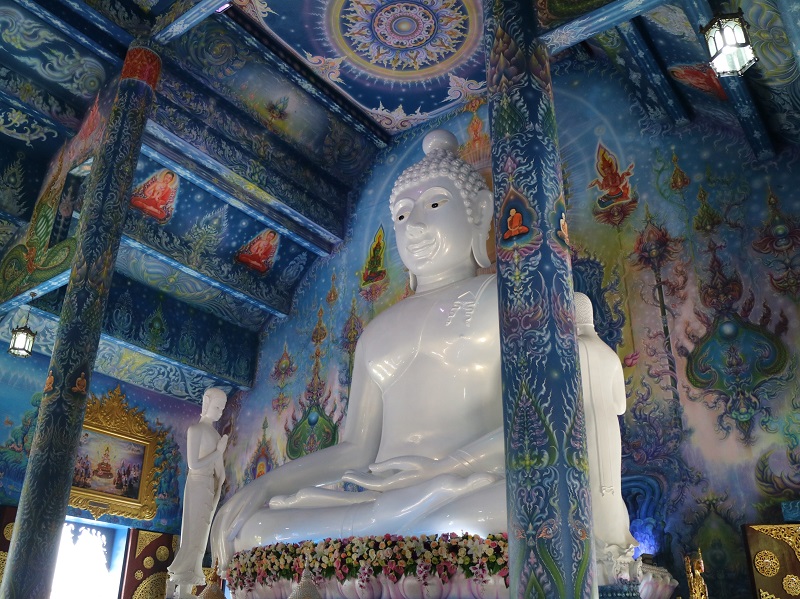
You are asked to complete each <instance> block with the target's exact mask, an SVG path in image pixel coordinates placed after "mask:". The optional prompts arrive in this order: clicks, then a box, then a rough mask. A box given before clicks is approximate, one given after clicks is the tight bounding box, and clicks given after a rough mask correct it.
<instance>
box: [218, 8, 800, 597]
mask: <svg viewBox="0 0 800 599" xmlns="http://www.w3.org/2000/svg"><path fill="white" fill-rule="evenodd" d="M664 11H666V15H667V16H669V15H672V14H673V12H672V11H671V9H670V8H669V7H665V8H664V9H661V10H660V11H657V12H656V14H655V15H650V16H649V17H648V18H650V19H653V20H655V19H661V21H662V25H664V22H665V23H666V25H665V26H672V25H676V23H675V22H673V21H670V20H669V19H667V20H666V21H664V19H663V18H662V17H663V16H664V15H663V14H662V13H663V12H664ZM673 16H674V15H673ZM270 18H271V17H270ZM665 18H666V17H665ZM675 31H676V32H677V31H683V30H682V29H680V30H678V29H675ZM692 34H693V33H692ZM686 35H688V34H686ZM606 41H608V40H606ZM596 48H597V47H596ZM609 48H610V47H609V46H606V50H608V51H609V57H610V58H611V60H609V61H607V62H606V61H603V60H600V61H592V60H587V55H586V54H585V52H584V50H583V49H580V48H579V49H577V50H576V51H574V52H572V53H570V54H567V55H565V56H562V57H560V60H559V61H558V62H556V63H555V64H554V66H553V70H554V72H553V87H554V91H555V96H556V118H557V121H558V130H559V138H560V152H561V157H562V170H563V179H564V190H565V201H566V206H567V208H566V211H567V219H566V220H567V221H568V222H569V232H568V236H566V240H567V244H566V247H568V249H569V251H570V252H571V254H572V261H573V274H574V283H575V286H576V288H579V289H581V290H583V291H585V292H586V293H588V294H589V295H590V296H591V297H592V299H593V301H594V303H595V307H596V314H595V316H596V322H597V327H598V332H599V333H600V335H601V337H603V338H604V339H605V340H606V342H607V343H609V345H611V346H612V347H615V349H616V350H617V352H618V355H619V357H620V359H621V361H622V363H623V365H624V367H625V376H626V384H627V390H628V411H627V413H626V415H625V417H624V420H623V452H624V459H623V470H624V481H625V482H624V485H625V489H624V493H625V498H626V502H627V505H628V507H629V511H630V513H631V526H632V531H633V533H634V535H635V536H636V538H637V539H638V540H639V542H640V549H639V551H640V553H650V554H654V555H655V556H656V559H657V560H658V561H659V562H660V563H661V564H662V565H665V566H667V567H668V568H669V569H670V571H671V572H672V574H673V575H674V576H675V577H676V578H678V579H679V580H683V561H682V560H683V555H684V554H686V553H688V552H690V551H693V550H695V549H697V548H698V547H700V548H701V549H702V551H703V556H704V560H705V563H706V580H707V581H708V584H709V587H710V590H711V594H712V595H720V596H723V595H725V596H729V597H731V598H737V599H738V598H739V597H741V598H742V599H744V597H748V596H749V591H748V590H747V589H748V588H749V586H748V585H749V582H748V580H747V578H746V562H745V554H744V550H743V539H742V537H741V534H740V531H739V527H740V526H741V524H743V523H745V522H765V523H770V522H773V523H774V522H779V521H780V518H781V515H780V502H781V501H782V500H784V499H786V498H792V497H796V495H797V493H798V492H800V467H798V464H800V457H798V456H800V451H799V450H798V448H799V447H800V425H798V422H797V416H796V411H797V409H798V404H800V402H798V400H797V397H798V393H797V387H796V368H797V365H796V363H795V361H794V360H793V359H792V355H793V354H794V353H796V352H797V341H796V340H797V339H798V338H800V331H798V329H797V327H798V325H797V323H798V322H800V318H798V316H800V310H798V298H797V293H796V292H795V289H794V287H793V282H792V281H793V270H792V269H793V267H794V264H795V262H796V261H797V260H798V255H800V245H798V243H796V239H795V238H796V237H797V235H796V232H797V231H796V230H797V223H796V222H795V221H796V218H795V216H794V215H796V214H798V213H800V198H798V197H797V196H796V194H793V193H792V190H794V189H796V188H797V186H798V184H800V168H798V167H797V166H796V165H797V164H799V163H798V162H797V160H796V159H797V158H798V157H797V156H795V155H794V154H792V153H791V152H784V153H783V154H781V155H780V157H779V161H775V162H771V163H767V164H762V165H758V166H756V165H754V164H751V163H748V162H747V160H751V159H752V154H749V153H747V152H745V153H744V154H742V152H741V148H742V147H743V146H744V138H743V136H742V134H741V133H739V132H737V131H735V130H731V129H729V128H728V129H725V130H722V129H719V130H718V129H716V128H715V127H714V126H713V124H711V123H709V122H708V121H707V120H705V119H702V118H701V119H698V122H697V123H696V124H695V125H692V127H691V128H689V129H681V130H678V129H676V128H675V127H674V126H673V125H671V124H670V123H669V121H668V120H666V117H665V115H664V114H663V113H658V112H657V111H653V110H651V104H650V103H648V101H647V92H646V90H645V91H644V92H643V91H642V89H636V88H635V87H633V86H631V85H630V84H629V83H627V82H625V81H623V80H622V79H621V78H620V77H619V74H618V70H617V66H615V64H614V60H615V57H616V56H620V57H621V59H622V60H623V61H626V60H628V56H627V54H626V52H625V50H624V48H621V47H620V48H617V49H616V50H615V52H617V54H614V53H613V52H612V51H611V50H609ZM626 64H629V63H627V62H626ZM590 82H591V85H590ZM643 86H645V87H646V84H644V83H643ZM698 93H703V92H699V91H698ZM709 101H710V102H712V105H713V101H716V100H712V99H711V98H710V99H709ZM613 106H616V107H619V108H618V109H610V110H609V109H607V107H613ZM717 114H718V115H721V114H722V113H717ZM477 115H478V116H480V117H482V118H484V119H485V108H480V109H479V110H478V112H477ZM473 117H474V115H473V113H472V112H470V111H468V110H464V108H462V109H461V110H459V111H456V112H455V113H453V114H451V115H448V117H447V118H443V119H442V120H440V121H439V122H438V123H436V124H442V122H444V123H445V126H446V127H447V128H449V129H451V130H452V131H453V132H454V133H456V135H457V136H458V137H459V139H460V140H463V142H464V143H465V144H467V143H468V141H469V140H470V139H472V135H471V132H470V130H469V128H468V127H469V123H470V121H471V119H472V118H473ZM507 118H508V119H509V122H512V121H513V119H514V118H515V117H514V111H513V110H511V109H509V111H508V113H507ZM725 118H726V119H727V117H725ZM424 133H425V131H419V132H416V131H415V132H413V133H411V134H404V135H401V136H400V137H399V138H398V140H397V142H396V144H395V145H394V146H393V147H392V148H391V149H390V150H388V151H386V152H385V153H383V154H381V156H380V158H379V160H378V161H377V163H376V165H375V167H374V169H373V172H372V173H371V175H370V178H369V180H368V182H367V183H366V185H365V187H364V189H363V190H362V193H361V199H360V202H359V204H358V209H357V210H356V212H355V217H354V222H353V224H352V229H351V232H350V234H349V237H348V241H347V244H346V245H345V246H344V248H342V249H341V251H339V252H338V253H337V254H336V255H335V256H333V257H332V258H331V259H328V260H321V261H319V262H318V263H317V264H315V265H314V266H313V267H312V269H311V270H310V271H309V275H308V277H307V278H306V279H305V280H304V281H303V282H302V283H301V284H300V285H299V287H298V295H297V300H296V303H295V307H294V309H293V311H292V313H291V314H290V318H289V319H288V320H287V321H286V322H284V323H275V324H274V325H273V326H272V327H271V329H270V331H269V334H268V336H267V338H266V340H265V342H264V344H263V345H262V349H261V356H260V360H261V363H262V364H264V365H265V366H263V367H262V369H261V371H260V372H259V374H258V376H257V380H256V382H255V385H254V389H253V390H252V391H251V392H247V393H244V394H242V397H241V402H240V405H239V407H238V409H237V411H236V412H235V413H233V414H232V415H231V418H232V420H231V421H230V423H231V424H232V425H233V430H234V434H233V437H232V439H231V445H230V449H229V452H230V453H229V460H230V463H229V468H230V470H229V478H230V481H231V489H232V488H234V487H235V486H240V485H241V484H242V483H243V482H244V481H245V480H247V477H248V476H250V475H248V474H247V468H248V467H249V465H251V464H252V463H253V457H254V456H256V455H259V451H261V450H259V445H258V444H259V443H262V442H263V441H264V440H267V441H269V443H270V449H271V450H272V453H270V454H269V455H270V456H271V457H272V460H273V461H272V462H270V467H274V466H275V465H277V464H280V463H283V462H284V461H285V460H286V459H287V455H288V447H287V440H288V438H289V434H290V433H291V431H292V420H291V417H292V414H296V415H300V414H302V413H303V411H302V409H301V407H300V400H301V399H302V398H303V397H304V395H303V394H304V392H305V390H306V387H307V386H308V383H309V380H310V379H311V376H312V373H313V371H314V367H315V366H314V365H315V359H316V358H315V355H314V353H313V343H312V342H311V340H312V335H313V331H314V327H315V325H316V323H318V322H319V320H320V318H321V320H322V322H323V323H324V325H325V328H326V330H327V331H328V338H326V339H325V340H323V341H322V342H321V343H320V348H321V355H320V358H319V372H320V377H321V378H322V381H323V382H322V383H321V384H322V385H324V389H325V393H326V394H327V393H328V392H330V393H331V397H332V398H335V399H336V401H338V402H340V403H342V404H346V397H347V395H346V394H347V390H346V388H347V385H348V384H349V381H348V379H347V377H346V372H347V359H348V354H347V350H346V349H345V348H346V347H347V345H346V341H347V339H354V338H357V336H358V332H359V331H360V330H361V328H363V325H364V323H366V322H368V321H369V320H370V319H371V318H372V317H373V316H374V314H375V313H377V312H379V311H380V310H382V309H384V308H385V307H386V306H387V305H389V304H391V303H392V302H394V301H397V299H399V298H400V297H402V296H403V295H405V294H406V293H409V292H410V291H409V290H408V288H407V286H406V276H405V273H404V272H403V269H402V266H401V264H400V262H399V258H398V256H397V254H396V250H395V248H394V244H393V235H392V229H391V226H390V225H389V219H388V213H387V211H386V200H387V198H388V195H389V189H390V188H389V185H390V183H391V181H393V179H394V177H395V176H396V175H397V173H398V172H400V170H402V168H404V167H405V166H406V165H408V164H409V163H410V162H411V161H412V160H415V159H419V155H418V154H417V146H415V144H418V143H419V140H420V139H421V137H422V135H424ZM601 148H602V150H601ZM743 159H744V160H745V161H744V162H743ZM613 175H616V176H618V177H619V180H618V182H617V188H618V189H616V190H614V189H613V187H614V182H613V181H612V179H613ZM604 179H605V180H604ZM595 182H596V183H595ZM504 197H505V198H506V203H505V206H504V208H503V210H504V211H503V220H502V222H503V223H505V224H506V225H507V226H506V227H504V229H503V232H505V231H507V230H511V229H512V228H513V229H515V230H516V231H518V235H517V237H519V238H523V237H524V238H528V237H530V236H531V235H532V234H534V236H535V231H532V229H534V227H532V226H531V224H532V223H533V221H532V220H531V219H530V218H529V215H526V214H525V213H523V212H522V211H521V206H520V205H519V203H515V202H516V200H515V196H514V195H513V193H511V194H509V195H507V196H504ZM634 198H635V202H634ZM620 200H621V201H620ZM623 202H626V203H623ZM601 204H602V205H601ZM615 204H616V207H615ZM609 207H611V208H614V210H612V211H608V212H602V210H603V209H604V208H609ZM621 207H624V209H621ZM512 208H514V209H515V210H517V212H518V213H522V218H521V219H517V220H515V221H514V222H513V223H511V224H513V225H514V227H512V226H511V224H509V222H507V220H508V218H509V217H510V216H513V215H511V209H512ZM618 208H619V209H618ZM599 210H600V211H599ZM518 220H521V222H517V221H518ZM522 227H526V228H528V231H523V229H522ZM381 229H382V231H383V235H384V239H385V249H384V254H383V258H382V260H380V259H378V258H373V259H372V260H371V261H370V257H371V256H372V254H373V253H376V255H380V250H379V248H380V247H381V243H382V242H381V241H380V238H381V235H380V234H379V231H381ZM509 237H510V238H513V236H509ZM531 238H533V237H531ZM501 239H502V235H501ZM376 248H377V249H378V251H377V252H376ZM497 251H504V250H503V245H502V243H501V245H500V247H498V249H497ZM383 271H385V275H384V274H383ZM365 275H366V278H365ZM383 280H387V281H388V283H387V284H386V285H385V288H384V289H383V291H381V292H380V293H378V292H377V291H375V292H374V293H372V292H367V291H365V289H368V288H369V285H367V286H366V287H365V286H364V283H365V281H373V284H375V283H376V282H380V281H383ZM376 289H377V288H376ZM333 291H335V293H333ZM329 295H330V296H331V297H335V298H336V300H335V301H334V302H333V303H332V304H331V305H330V307H329V305H328V303H327V302H326V297H327V296H329ZM371 299H372V300H374V301H370V300H371ZM321 307H322V308H323V313H322V316H321V317H320V316H319V310H320V308H321ZM348 331H349V332H348ZM274 373H278V374H274ZM281 373H283V374H281ZM273 375H274V376H273ZM265 397H269V398H270V401H269V402H268V403H267V406H266V407H265V406H264V399H263V398H265ZM299 421H300V417H299V416H298V419H297V422H299ZM683 592H684V593H685V591H683Z"/></svg>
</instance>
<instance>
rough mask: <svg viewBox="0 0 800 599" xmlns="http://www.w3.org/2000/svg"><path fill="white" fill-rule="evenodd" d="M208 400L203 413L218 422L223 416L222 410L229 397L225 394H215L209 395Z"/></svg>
mask: <svg viewBox="0 0 800 599" xmlns="http://www.w3.org/2000/svg"><path fill="white" fill-rule="evenodd" d="M206 402H207V403H206V405H205V406H204V408H205V409H204V410H203V415H204V416H206V417H207V418H209V419H211V420H212V421H214V422H216V421H217V420H219V419H220V417H221V416H222V411H223V410H224V409H225V404H226V403H227V398H226V397H225V396H221V395H216V394H214V395H211V396H210V397H208V399H207V400H206Z"/></svg>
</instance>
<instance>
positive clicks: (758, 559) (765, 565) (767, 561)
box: [753, 549, 781, 578]
mask: <svg viewBox="0 0 800 599" xmlns="http://www.w3.org/2000/svg"><path fill="white" fill-rule="evenodd" d="M753 564H754V565H755V567H756V570H758V573H759V574H761V576H766V577H767V578H769V577H771V576H775V575H776V574H777V573H778V572H779V571H780V569H781V562H780V560H779V559H778V556H777V555H775V554H774V553H772V551H769V550H768V549H764V550H762V551H759V552H758V553H756V556H755V558H753Z"/></svg>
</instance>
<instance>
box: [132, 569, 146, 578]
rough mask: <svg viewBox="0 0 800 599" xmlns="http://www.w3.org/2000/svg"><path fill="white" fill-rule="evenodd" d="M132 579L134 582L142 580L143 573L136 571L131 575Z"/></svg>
mask: <svg viewBox="0 0 800 599" xmlns="http://www.w3.org/2000/svg"><path fill="white" fill-rule="evenodd" d="M133 577H134V578H135V579H136V580H141V579H142V578H144V572H142V571H141V570H136V572H134V574H133Z"/></svg>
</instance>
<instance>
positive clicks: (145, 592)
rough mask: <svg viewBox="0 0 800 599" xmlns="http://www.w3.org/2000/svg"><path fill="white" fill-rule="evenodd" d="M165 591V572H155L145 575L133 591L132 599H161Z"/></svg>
mask: <svg viewBox="0 0 800 599" xmlns="http://www.w3.org/2000/svg"><path fill="white" fill-rule="evenodd" d="M166 593H167V573H166V572H156V573H155V574H151V575H150V576H148V577H147V580H145V581H143V582H142V583H141V584H140V585H139V586H138V587H136V590H135V591H134V593H133V599H163V597H164V596H165V595H166Z"/></svg>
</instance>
